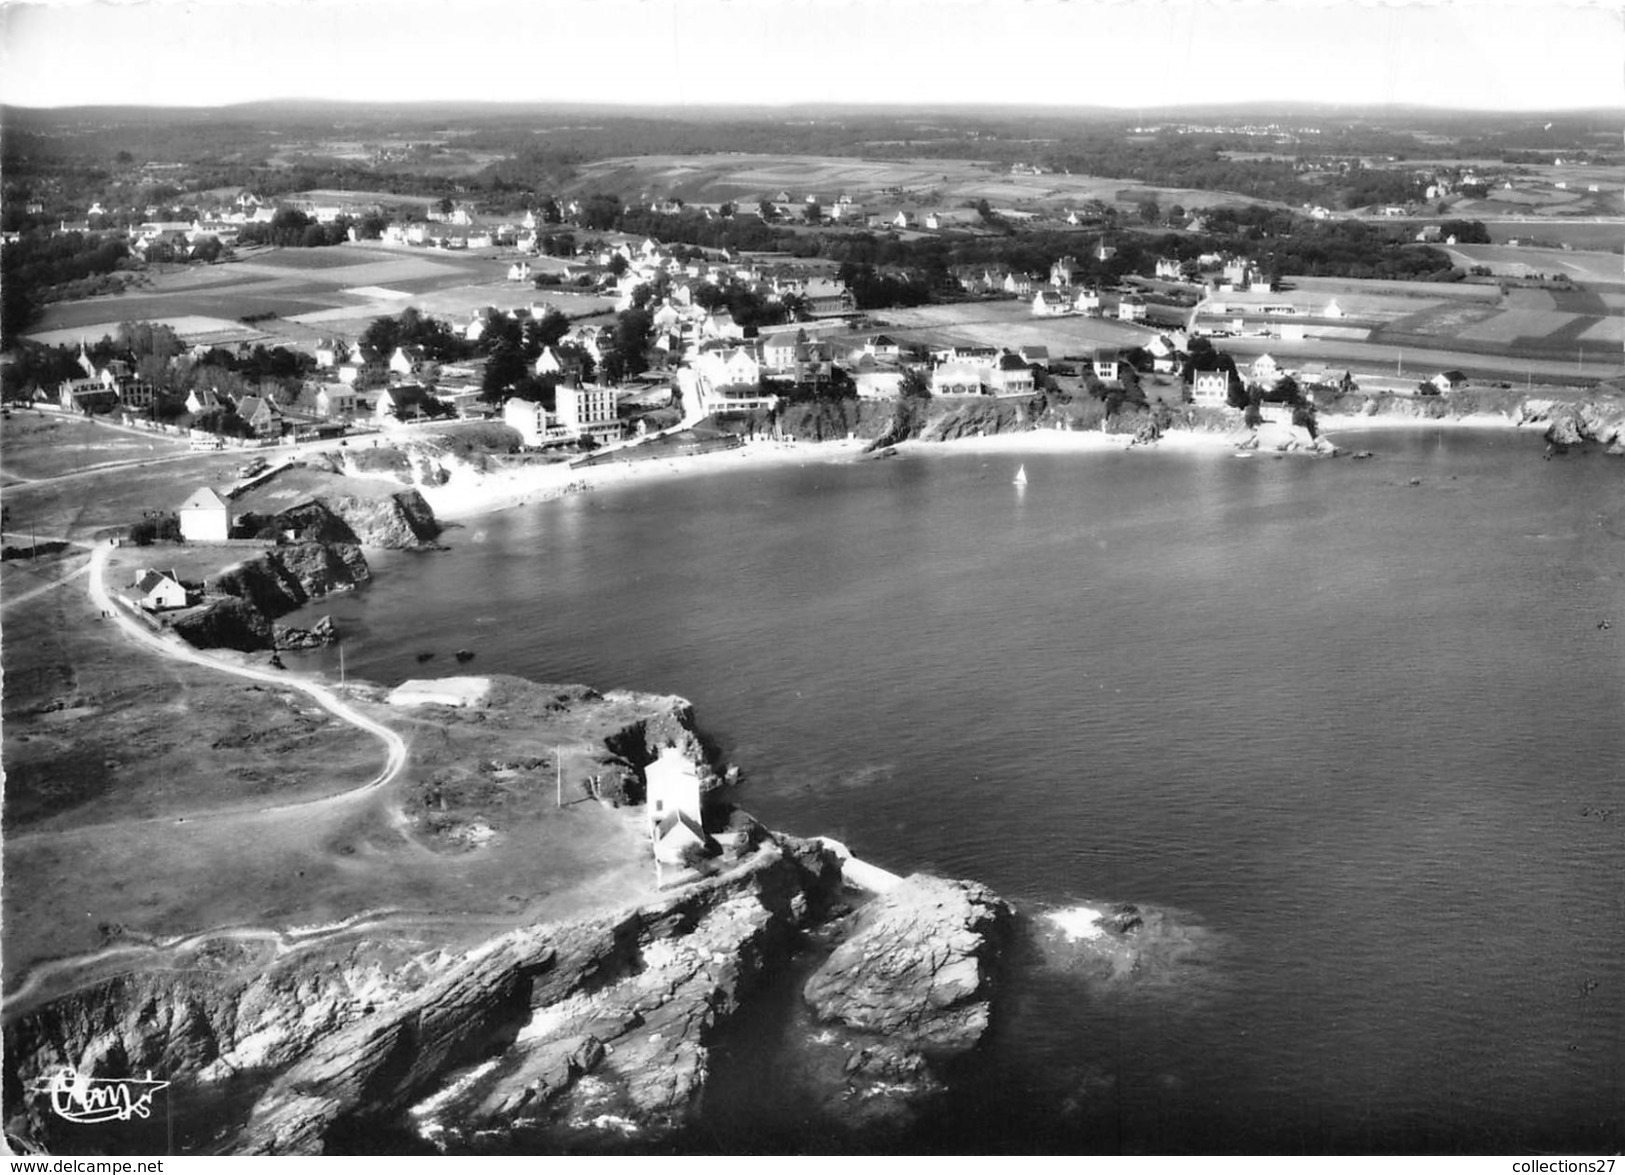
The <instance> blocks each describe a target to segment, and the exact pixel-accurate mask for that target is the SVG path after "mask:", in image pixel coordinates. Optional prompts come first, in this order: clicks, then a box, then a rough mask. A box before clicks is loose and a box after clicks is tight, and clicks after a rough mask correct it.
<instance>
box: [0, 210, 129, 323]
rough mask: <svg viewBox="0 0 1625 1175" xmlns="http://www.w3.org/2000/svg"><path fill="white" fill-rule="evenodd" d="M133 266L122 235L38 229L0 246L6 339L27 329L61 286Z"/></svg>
mask: <svg viewBox="0 0 1625 1175" xmlns="http://www.w3.org/2000/svg"><path fill="white" fill-rule="evenodd" d="M131 265H132V262H131V259H130V247H129V246H128V245H127V244H125V242H124V241H123V240H120V239H118V238H116V237H112V236H100V235H98V234H95V233H49V232H46V231H43V230H40V231H35V232H31V233H27V234H25V235H24V236H23V237H22V238H21V239H19V240H17V241H15V242H13V243H12V244H9V245H7V246H6V247H5V248H4V249H0V285H3V287H4V288H3V290H0V295H3V300H4V323H3V333H4V338H5V342H6V343H7V344H8V345H9V344H10V343H11V342H12V340H13V339H14V338H15V337H16V336H17V335H18V334H21V333H22V332H23V331H24V330H26V329H28V327H29V325H30V324H31V323H32V322H33V320H34V318H35V316H36V315H37V314H38V313H39V310H40V308H41V307H43V306H44V305H45V304H46V303H48V302H52V301H55V300H57V297H58V295H59V294H61V293H62V292H63V287H65V286H68V285H71V284H72V283H75V282H80V281H83V280H84V279H86V278H91V277H96V276H99V275H103V274H110V273H113V272H114V271H115V270H119V269H125V268H129V267H130V266H131Z"/></svg>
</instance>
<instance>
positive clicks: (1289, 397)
mask: <svg viewBox="0 0 1625 1175" xmlns="http://www.w3.org/2000/svg"><path fill="white" fill-rule="evenodd" d="M1263 399H1265V400H1267V401H1268V402H1269V403H1271V404H1297V403H1299V402H1301V401H1302V400H1303V392H1302V391H1301V390H1300V389H1299V387H1298V381H1297V380H1295V379H1293V378H1292V377H1291V376H1290V375H1283V376H1282V377H1281V378H1280V379H1278V380H1276V381H1275V386H1274V387H1272V388H1270V389H1269V390H1268V391H1266V392H1265V393H1264V395H1263Z"/></svg>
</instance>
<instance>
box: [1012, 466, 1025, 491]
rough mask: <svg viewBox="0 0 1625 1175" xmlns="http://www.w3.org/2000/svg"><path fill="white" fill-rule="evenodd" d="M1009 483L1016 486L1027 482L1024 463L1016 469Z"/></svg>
mask: <svg viewBox="0 0 1625 1175" xmlns="http://www.w3.org/2000/svg"><path fill="white" fill-rule="evenodd" d="M1011 484H1013V485H1018V486H1024V485H1026V484H1027V467H1026V466H1025V465H1023V466H1022V467H1021V468H1020V469H1018V470H1016V476H1015V477H1014V478H1013V479H1012V480H1011Z"/></svg>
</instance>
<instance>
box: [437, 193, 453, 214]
mask: <svg viewBox="0 0 1625 1175" xmlns="http://www.w3.org/2000/svg"><path fill="white" fill-rule="evenodd" d="M435 207H436V208H438V209H439V210H440V215H441V216H450V215H451V213H452V209H454V208H456V207H457V205H455V204H453V203H452V200H451V197H450V196H442V197H440V203H438V204H436V205H435Z"/></svg>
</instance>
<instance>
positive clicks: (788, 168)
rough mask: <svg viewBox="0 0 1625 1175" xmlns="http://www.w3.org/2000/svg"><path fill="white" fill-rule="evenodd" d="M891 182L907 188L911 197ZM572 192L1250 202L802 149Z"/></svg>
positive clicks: (689, 159) (596, 167) (692, 164)
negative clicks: (799, 152) (820, 153)
mask: <svg viewBox="0 0 1625 1175" xmlns="http://www.w3.org/2000/svg"><path fill="white" fill-rule="evenodd" d="M891 189H901V190H902V193H903V195H901V196H900V195H899V194H898V192H897V191H895V190H891ZM572 191H575V192H579V193H587V192H622V193H626V194H632V193H639V194H647V195H649V196H651V197H652V196H656V195H659V196H677V197H680V198H682V199H684V200H689V201H697V202H717V201H721V200H739V199H760V198H766V199H773V198H775V197H776V196H777V195H778V193H779V192H780V191H784V192H787V193H789V195H790V198H791V199H792V200H793V201H796V202H798V203H799V202H800V201H802V200H804V199H805V198H806V197H807V196H809V195H816V196H817V197H818V198H819V199H820V200H821V201H823V202H824V203H825V204H826V205H828V204H830V203H832V202H833V201H835V200H836V199H837V198H838V197H840V196H841V195H842V194H843V193H845V194H847V195H849V196H851V197H852V199H853V200H854V201H856V202H858V203H860V204H865V205H870V206H874V205H885V204H893V205H895V204H898V203H902V202H913V203H916V204H927V205H935V206H938V207H941V208H943V209H951V208H956V207H960V206H962V205H967V204H973V203H975V202H976V201H977V200H982V199H985V200H988V201H990V202H992V203H994V204H1000V205H1005V206H1010V205H1014V206H1017V207H1048V208H1051V209H1054V210H1061V209H1065V208H1068V207H1071V206H1074V205H1081V204H1083V203H1085V202H1086V201H1089V200H1103V201H1105V202H1107V203H1108V204H1110V203H1122V204H1124V205H1125V206H1131V205H1132V204H1133V203H1135V202H1137V201H1139V200H1142V199H1144V198H1146V197H1147V196H1152V197H1154V198H1155V199H1156V200H1158V202H1159V203H1161V204H1162V205H1163V206H1164V207H1167V206H1170V205H1173V204H1183V205H1184V206H1185V207H1186V208H1192V209H1195V208H1205V207H1209V206H1212V205H1215V204H1236V203H1252V202H1253V201H1251V200H1249V199H1248V198H1247V197H1244V196H1240V195H1237V194H1235V193H1228V192H1202V191H1194V190H1191V189H1185V188H1148V187H1146V186H1144V185H1142V184H1136V183H1135V182H1133V181H1132V180H1126V179H1116V178H1112V177H1108V176H1090V175H1040V176H1033V175H1011V174H1010V173H1009V171H1008V170H1007V169H1006V168H1003V167H997V166H993V165H989V164H986V163H981V162H978V161H976V160H967V159H885V160H870V159H852V158H844V157H821V156H796V155H648V156H638V157H637V158H633V159H624V158H623V159H606V160H601V161H598V162H595V163H590V164H587V165H586V166H584V167H583V168H582V169H581V171H580V174H579V175H578V177H577V179H576V181H575V182H574V184H573V185H572Z"/></svg>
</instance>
